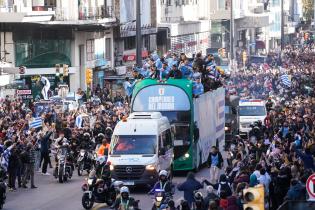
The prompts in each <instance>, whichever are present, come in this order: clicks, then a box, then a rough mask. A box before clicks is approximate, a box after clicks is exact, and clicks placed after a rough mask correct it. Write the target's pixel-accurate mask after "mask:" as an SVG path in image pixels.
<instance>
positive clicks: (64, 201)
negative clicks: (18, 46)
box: [4, 168, 209, 210]
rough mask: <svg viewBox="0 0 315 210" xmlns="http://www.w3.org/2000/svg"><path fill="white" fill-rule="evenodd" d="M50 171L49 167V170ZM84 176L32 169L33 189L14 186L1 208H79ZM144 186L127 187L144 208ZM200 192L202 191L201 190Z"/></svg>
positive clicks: (147, 201) (204, 173)
mask: <svg viewBox="0 0 315 210" xmlns="http://www.w3.org/2000/svg"><path fill="white" fill-rule="evenodd" d="M49 173H51V174H52V169H50V170H49ZM185 176H186V173H181V174H179V175H177V176H175V177H174V179H173V183H174V184H175V185H177V184H179V183H181V182H183V181H184V180H185ZM196 177H197V179H199V180H201V179H202V178H209V170H208V168H204V169H202V170H201V171H199V172H198V173H197V174H196ZM84 178H85V176H82V177H78V176H77V175H76V172H75V175H74V177H73V178H72V179H71V180H70V181H69V182H67V183H64V184H60V183H58V181H57V180H55V179H54V177H53V176H52V175H50V176H43V175H41V174H40V173H36V177H35V183H36V186H38V188H37V189H18V190H17V191H15V192H8V194H7V200H6V203H5V205H4V209H5V210H56V209H58V210H83V207H82V205H81V198H82V191H81V185H82V184H83V183H84ZM147 192H148V189H145V188H140V187H139V188H136V189H133V190H132V191H131V196H133V197H134V198H135V199H136V200H140V208H141V209H142V210H148V209H151V207H152V202H153V199H152V198H151V197H150V196H148V195H147ZM201 192H203V193H204V191H201ZM182 198H183V193H182V192H177V191H176V193H175V196H174V201H176V202H177V203H179V202H180V200H181V199H182ZM105 209H109V208H108V207H107V206H106V205H105V204H94V208H93V210H105Z"/></svg>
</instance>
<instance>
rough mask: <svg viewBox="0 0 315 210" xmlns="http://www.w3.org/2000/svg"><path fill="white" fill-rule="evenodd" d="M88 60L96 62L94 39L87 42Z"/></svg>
mask: <svg viewBox="0 0 315 210" xmlns="http://www.w3.org/2000/svg"><path fill="white" fill-rule="evenodd" d="M86 60H87V61H92V60H95V53H94V39H89V40H86Z"/></svg>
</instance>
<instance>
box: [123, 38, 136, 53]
mask: <svg viewBox="0 0 315 210" xmlns="http://www.w3.org/2000/svg"><path fill="white" fill-rule="evenodd" d="M124 46H125V50H132V49H134V48H136V37H135V36H131V37H126V38H125V39H124Z"/></svg>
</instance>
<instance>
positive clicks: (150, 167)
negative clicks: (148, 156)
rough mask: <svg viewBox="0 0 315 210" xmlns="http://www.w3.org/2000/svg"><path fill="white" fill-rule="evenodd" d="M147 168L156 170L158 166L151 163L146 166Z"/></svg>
mask: <svg viewBox="0 0 315 210" xmlns="http://www.w3.org/2000/svg"><path fill="white" fill-rule="evenodd" d="M145 169H146V170H148V171H153V170H155V169H156V168H155V165H154V164H150V165H147V166H146V167H145Z"/></svg>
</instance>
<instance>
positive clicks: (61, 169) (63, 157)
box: [54, 146, 74, 183]
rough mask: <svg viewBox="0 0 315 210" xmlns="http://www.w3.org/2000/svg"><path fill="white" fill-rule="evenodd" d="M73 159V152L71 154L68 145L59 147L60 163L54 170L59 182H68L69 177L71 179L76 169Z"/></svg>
mask: <svg viewBox="0 0 315 210" xmlns="http://www.w3.org/2000/svg"><path fill="white" fill-rule="evenodd" d="M71 159H72V158H71V154H69V152H68V148H67V147H66V146H62V147H60V148H59V149H58V151H57V160H58V164H57V166H56V169H55V171H54V176H55V178H56V179H58V181H59V183H63V182H66V181H67V180H68V179H71V177H72V175H73V169H74V165H73V163H72V160H71Z"/></svg>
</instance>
